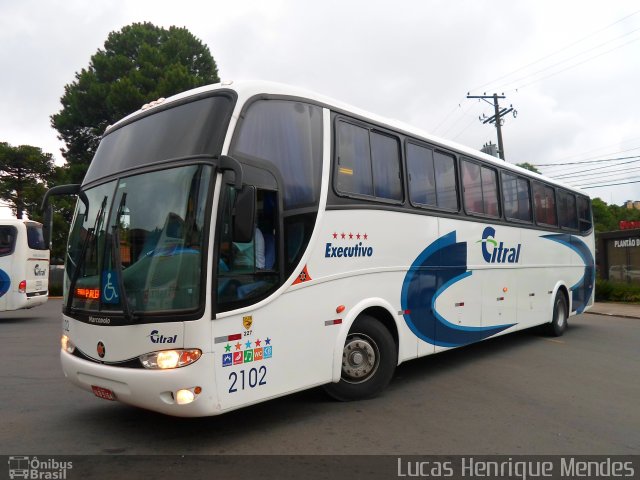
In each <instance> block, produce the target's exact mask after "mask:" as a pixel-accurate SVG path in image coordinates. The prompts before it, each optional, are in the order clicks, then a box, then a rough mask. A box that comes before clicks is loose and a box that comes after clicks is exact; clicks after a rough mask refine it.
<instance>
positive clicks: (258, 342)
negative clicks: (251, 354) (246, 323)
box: [256, 339, 262, 347]
mask: <svg viewBox="0 0 640 480" xmlns="http://www.w3.org/2000/svg"><path fill="white" fill-rule="evenodd" d="M261 342H262V340H260V339H258V340H256V347H259V346H260V343H261Z"/></svg>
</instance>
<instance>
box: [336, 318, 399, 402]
mask: <svg viewBox="0 0 640 480" xmlns="http://www.w3.org/2000/svg"><path fill="white" fill-rule="evenodd" d="M397 363H398V352H397V349H396V344H395V341H394V340H393V337H392V336H391V333H390V332H389V330H387V328H386V327H385V326H384V325H382V324H381V323H380V322H379V321H378V320H376V319H375V318H373V317H370V316H368V315H362V316H360V317H359V318H358V319H357V320H356V321H355V322H354V324H353V326H352V327H351V331H350V332H349V335H347V340H346V341H345V344H344V348H343V350H342V375H341V378H340V381H339V382H338V383H330V384H328V385H325V390H326V391H327V393H328V394H329V395H331V396H332V397H333V398H335V399H336V400H340V401H351V400H361V399H364V398H370V397H373V396H375V395H377V394H379V393H380V392H381V391H382V390H384V388H385V387H386V386H387V385H388V384H389V382H390V381H391V378H392V377H393V372H394V371H395V368H396V364H397Z"/></svg>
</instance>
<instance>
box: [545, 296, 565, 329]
mask: <svg viewBox="0 0 640 480" xmlns="http://www.w3.org/2000/svg"><path fill="white" fill-rule="evenodd" d="M568 311H569V309H568V307H567V301H566V299H565V298H564V295H563V294H562V292H558V293H556V298H555V300H554V302H553V317H552V318H551V323H550V324H548V326H547V327H548V328H547V332H548V333H549V335H552V336H554V337H559V336H561V335H562V334H563V333H564V332H565V330H566V329H567V318H568V316H569V315H568Z"/></svg>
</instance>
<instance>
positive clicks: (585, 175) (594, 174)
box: [547, 167, 640, 181]
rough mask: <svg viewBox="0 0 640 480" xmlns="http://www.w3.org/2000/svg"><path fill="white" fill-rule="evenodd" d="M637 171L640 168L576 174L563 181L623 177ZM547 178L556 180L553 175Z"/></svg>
mask: <svg viewBox="0 0 640 480" xmlns="http://www.w3.org/2000/svg"><path fill="white" fill-rule="evenodd" d="M638 170H640V167H633V168H623V169H622V170H617V171H615V172H613V171H612V172H591V173H576V174H575V175H572V176H571V177H565V180H567V179H568V178H570V180H568V181H578V180H576V178H578V177H594V176H597V177H611V176H616V175H623V174H625V173H628V172H637V171H638ZM547 176H550V177H551V178H557V177H554V176H553V175H547ZM612 180H613V179H612ZM616 180H623V178H620V179H616ZM582 181H584V180H582Z"/></svg>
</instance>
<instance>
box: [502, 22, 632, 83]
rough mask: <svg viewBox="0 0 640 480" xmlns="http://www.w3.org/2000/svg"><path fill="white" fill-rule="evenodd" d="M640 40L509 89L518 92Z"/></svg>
mask: <svg viewBox="0 0 640 480" xmlns="http://www.w3.org/2000/svg"><path fill="white" fill-rule="evenodd" d="M634 31H636V30H634ZM638 40H640V37H638V38H634V39H633V40H629V41H628V42H626V43H623V44H622V45H618V46H617V47H613V48H611V49H609V50H607V51H605V52H602V53H600V54H598V55H594V56H593V57H589V58H587V59H586V60H583V61H582V62H578V63H576V64H574V65H570V66H568V67H567V68H563V69H561V70H558V71H556V72H553V73H550V74H549V75H545V76H544V77H540V78H538V79H536V80H532V81H530V82H529V83H525V84H523V85H519V86H517V87H515V88H512V89H510V90H509V91H516V92H517V91H518V90H521V89H523V88H525V87H528V86H529V85H533V84H534V83H538V82H540V81H542V80H545V79H547V78H550V77H554V76H556V75H558V74H559V73H562V72H566V71H567V70H571V69H572V68H575V67H579V66H580V65H583V64H585V63H587V62H590V61H591V60H595V59H596V58H599V57H601V56H603V55H606V54H607V53H611V52H613V51H614V50H618V49H619V48H622V47H625V46H627V45H629V44H630V43H633V42H637V41H638ZM569 60H570V59H569ZM560 63H563V62H560ZM544 70H548V69H544ZM544 70H540V71H538V72H534V73H533V74H531V75H529V76H533V75H535V74H537V73H540V72H541V71H544ZM524 78H526V77H524ZM511 83H515V82H510V83H508V84H507V85H510V84H511Z"/></svg>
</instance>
